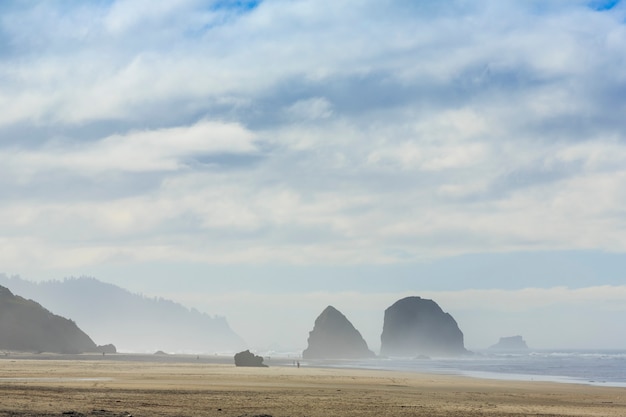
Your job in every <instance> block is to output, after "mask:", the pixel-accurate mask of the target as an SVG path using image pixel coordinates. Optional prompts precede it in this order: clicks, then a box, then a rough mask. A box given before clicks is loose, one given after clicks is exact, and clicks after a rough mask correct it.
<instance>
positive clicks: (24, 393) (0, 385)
mask: <svg viewBox="0 0 626 417" xmlns="http://www.w3.org/2000/svg"><path fill="white" fill-rule="evenodd" d="M546 414H547V415H551V416H568V417H569V416H602V417H613V416H615V417H617V416H624V415H626V390H624V389H621V388H612V387H593V386H585V385H576V384H559V383H551V382H528V381H526V382H523V381H522V382H520V381H496V380H486V379H477V378H471V377H465V376H455V375H441V374H426V373H424V374H418V373H412V372H399V371H387V370H367V369H352V368H351V369H339V368H322V367H309V366H305V367H301V368H297V367H293V366H271V367H269V368H243V367H235V366H234V364H225V363H207V362H205V363H202V362H193V361H187V362H178V363H176V362H150V361H131V360H117V361H113V360H109V361H103V360H89V359H87V358H83V359H82V360H68V359H58V358H57V359H55V358H52V357H49V358H47V359H45V360H37V359H32V358H28V359H20V358H13V359H10V360H1V361H0V416H1V417H5V416H7V417H8V416H13V417H34V416H62V415H65V416H68V415H74V416H75V417H82V416H89V417H90V416H100V417H102V416H122V415H124V416H128V415H132V416H134V417H142V416H163V417H173V416H194V415H203V416H223V417H231V416H232V417H240V416H257V415H269V416H273V417H279V416H309V417H322V416H337V417H348V416H380V415H388V416H401V417H402V416H416V415H418V416H419V415H425V416H426V415H427V416H442V417H444V416H465V417H467V416H522V415H546Z"/></svg>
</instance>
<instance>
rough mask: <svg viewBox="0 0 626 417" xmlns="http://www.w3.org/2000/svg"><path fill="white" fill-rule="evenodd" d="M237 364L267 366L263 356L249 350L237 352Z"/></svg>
mask: <svg viewBox="0 0 626 417" xmlns="http://www.w3.org/2000/svg"><path fill="white" fill-rule="evenodd" d="M235 366H257V367H263V368H267V365H265V364H264V363H263V358H262V357H261V356H257V355H255V354H254V353H252V352H250V351H249V350H244V351H243V352H239V353H237V354H235Z"/></svg>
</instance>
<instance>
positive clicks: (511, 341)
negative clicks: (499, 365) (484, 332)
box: [489, 336, 528, 351]
mask: <svg viewBox="0 0 626 417" xmlns="http://www.w3.org/2000/svg"><path fill="white" fill-rule="evenodd" d="M489 349H491V350H509V351H511V350H517V351H519V350H528V346H527V345H526V342H525V341H524V338H522V336H510V337H501V338H500V341H498V343H496V344H495V345H493V346H490V347H489Z"/></svg>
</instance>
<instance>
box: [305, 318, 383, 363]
mask: <svg viewBox="0 0 626 417" xmlns="http://www.w3.org/2000/svg"><path fill="white" fill-rule="evenodd" d="M374 356H376V355H375V354H374V352H372V351H371V350H369V349H368V348H367V343H366V342H365V340H364V339H363V337H362V336H361V333H359V331H358V330H357V329H355V328H354V326H353V325H352V323H350V321H348V319H347V318H346V316H344V315H343V314H341V312H339V311H338V310H337V309H335V308H334V307H332V306H328V307H326V309H325V310H324V311H323V312H322V314H320V315H319V317H318V318H317V319H316V320H315V326H314V327H313V331H311V332H310V333H309V346H308V347H307V348H306V349H305V350H304V352H302V357H303V358H304V359H355V358H371V357H374Z"/></svg>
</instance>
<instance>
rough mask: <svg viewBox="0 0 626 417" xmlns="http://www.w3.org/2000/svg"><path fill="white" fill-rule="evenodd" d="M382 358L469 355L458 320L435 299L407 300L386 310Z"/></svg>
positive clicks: (411, 298) (412, 298) (414, 298)
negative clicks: (385, 356)
mask: <svg viewBox="0 0 626 417" xmlns="http://www.w3.org/2000/svg"><path fill="white" fill-rule="evenodd" d="M384 320H385V321H384V324H383V333H382V335H381V351H380V353H381V355H387V356H420V355H422V356H424V355H426V356H456V355H462V354H465V353H467V351H466V350H465V347H464V345H463V333H462V332H461V330H460V329H459V326H458V325H457V323H456V321H455V320H454V318H452V316H451V315H450V314H448V313H445V312H444V311H443V310H442V309H441V307H439V305H437V303H435V302H434V301H433V300H427V299H423V298H420V297H407V298H403V299H402V300H399V301H397V302H395V303H394V304H393V305H392V306H391V307H389V308H388V309H387V310H385V319H384Z"/></svg>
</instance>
